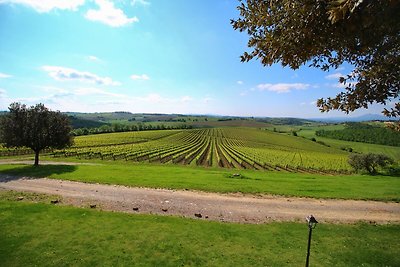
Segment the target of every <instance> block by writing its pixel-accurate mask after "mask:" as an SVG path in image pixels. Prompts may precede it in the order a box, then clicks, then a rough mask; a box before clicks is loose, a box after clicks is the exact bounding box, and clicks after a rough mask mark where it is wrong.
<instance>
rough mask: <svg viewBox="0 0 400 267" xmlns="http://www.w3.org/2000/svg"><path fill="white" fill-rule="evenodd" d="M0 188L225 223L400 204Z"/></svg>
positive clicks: (336, 216)
mask: <svg viewBox="0 0 400 267" xmlns="http://www.w3.org/2000/svg"><path fill="white" fill-rule="evenodd" d="M0 189H3V190H16V191H28V192H37V193H46V194H53V195H58V196H60V199H61V203H64V204H68V205H74V206H86V207H89V206H90V205H92V207H94V205H95V207H96V209H102V210H111V211H121V212H129V213H145V214H163V215H176V216H183V217H189V218H198V219H204V220H215V221H224V222H238V223H266V222H272V221H304V220H305V217H306V216H307V215H310V214H313V215H314V216H315V217H316V218H317V220H318V221H320V222H330V223H354V222H358V221H365V222H369V223H377V224H385V223H400V204H399V203H392V202H391V203H385V202H377V201H356V200H332V199H312V198H294V197H281V196H271V195H262V196H253V195H243V194H218V193H205V192H197V191H183V190H167V189H150V188H134V187H125V186H116V185H102V184H89V183H81V182H71V181H63V180H54V179H46V178H40V179H37V178H29V177H22V178H17V177H11V176H7V175H0Z"/></svg>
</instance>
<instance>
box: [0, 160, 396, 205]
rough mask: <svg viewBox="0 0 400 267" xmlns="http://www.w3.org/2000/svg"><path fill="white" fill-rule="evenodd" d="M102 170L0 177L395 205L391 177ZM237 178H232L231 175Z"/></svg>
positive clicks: (16, 170) (152, 167) (55, 168)
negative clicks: (366, 201)
mask: <svg viewBox="0 0 400 267" xmlns="http://www.w3.org/2000/svg"><path fill="white" fill-rule="evenodd" d="M97 162H99V163H101V164H102V165H94V166H93V165H90V166H88V165H79V166H66V165H43V166H39V167H33V166H29V165H28V166H27V165H0V173H3V174H4V173H7V174H12V175H16V176H32V177H50V178H54V179H65V180H72V181H83V182H90V183H105V184H119V185H127V186H140V187H152V188H171V189H191V190H201V191H209V192H222V193H227V192H242V193H246V194H275V195H286V196H299V197H316V198H343V199H370V200H379V201H400V179H399V178H398V177H391V176H379V175H377V176H368V175H335V176H331V175H316V174H299V173H281V172H268V171H255V170H241V171H237V170H228V169H222V168H211V169H210V168H200V167H186V166H179V165H156V164H141V163H136V164H126V163H125V162H110V163H106V162H104V161H97ZM234 173H240V174H241V176H239V177H234V176H233V175H232V174H234Z"/></svg>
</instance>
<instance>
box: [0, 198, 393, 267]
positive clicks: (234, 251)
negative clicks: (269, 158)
mask: <svg viewBox="0 0 400 267" xmlns="http://www.w3.org/2000/svg"><path fill="white" fill-rule="evenodd" d="M0 229H2V230H1V231H0V240H1V241H0V262H1V263H2V265H3V266H71V265H73V266H183V265H185V266H302V265H303V264H304V261H305V255H306V248H307V232H308V229H307V226H306V224H305V223H304V224H300V223H272V224H263V225H240V224H226V223H218V222H207V221H200V220H191V219H182V218H177V217H163V216H151V215H127V214H122V213H111V212H99V211H94V210H88V209H78V208H72V207H56V206H51V205H49V204H40V203H39V204H32V203H26V202H25V203H24V201H21V202H14V201H9V200H4V197H3V198H2V196H1V191H0ZM399 238H400V226H399V225H383V226H375V225H367V224H357V225H332V224H321V225H318V226H317V228H316V229H315V230H314V233H313V242H312V248H311V259H310V262H311V265H313V266H400V259H399V257H398V254H399V248H398V240H399Z"/></svg>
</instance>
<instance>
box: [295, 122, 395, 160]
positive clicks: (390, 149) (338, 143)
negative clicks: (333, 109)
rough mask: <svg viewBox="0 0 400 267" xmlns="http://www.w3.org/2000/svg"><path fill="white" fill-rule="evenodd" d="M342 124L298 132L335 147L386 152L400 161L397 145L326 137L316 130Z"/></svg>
mask: <svg viewBox="0 0 400 267" xmlns="http://www.w3.org/2000/svg"><path fill="white" fill-rule="evenodd" d="M340 126H341V125H334V126H332V127H327V126H324V127H312V128H309V129H302V130H301V131H298V132H297V134H298V135H299V136H303V137H306V138H308V139H311V138H315V139H316V140H317V141H322V142H324V143H325V144H327V145H330V146H331V147H332V148H335V149H342V148H352V149H353V151H355V152H359V153H375V154H380V153H383V154H386V155H388V156H389V157H391V158H393V159H394V160H396V161H400V148H399V147H395V146H385V145H377V144H367V143H361V142H350V141H344V140H338V139H331V138H325V137H320V136H316V135H315V131H316V130H319V129H324V130H339V129H341V128H340Z"/></svg>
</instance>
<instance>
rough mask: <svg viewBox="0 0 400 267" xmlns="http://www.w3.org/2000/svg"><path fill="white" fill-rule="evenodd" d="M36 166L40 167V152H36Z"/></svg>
mask: <svg viewBox="0 0 400 267" xmlns="http://www.w3.org/2000/svg"><path fill="white" fill-rule="evenodd" d="M34 166H39V150H38V151H35V164H34Z"/></svg>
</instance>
